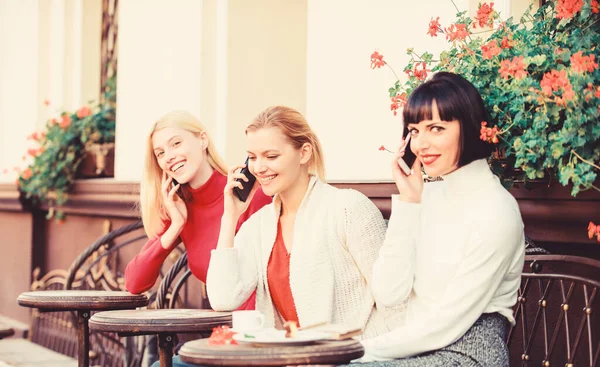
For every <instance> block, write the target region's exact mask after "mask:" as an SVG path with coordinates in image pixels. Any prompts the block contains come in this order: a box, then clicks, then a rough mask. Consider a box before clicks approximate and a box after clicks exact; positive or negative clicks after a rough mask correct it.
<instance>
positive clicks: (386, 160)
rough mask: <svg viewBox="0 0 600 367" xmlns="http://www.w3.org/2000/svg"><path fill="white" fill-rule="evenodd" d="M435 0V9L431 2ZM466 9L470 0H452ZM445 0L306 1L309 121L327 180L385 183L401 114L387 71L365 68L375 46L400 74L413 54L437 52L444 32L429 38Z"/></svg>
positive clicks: (446, 16)
mask: <svg viewBox="0 0 600 367" xmlns="http://www.w3.org/2000/svg"><path fill="white" fill-rule="evenodd" d="M432 3H435V6H432ZM455 3H456V5H457V6H458V7H459V8H460V9H465V10H468V9H469V1H468V0H455ZM455 14H456V10H455V8H454V7H453V5H452V2H451V1H449V0H448V1H446V0H443V1H442V0H437V1H421V2H412V1H411V2H408V1H398V0H378V1H371V0H360V1H358V0H357V1H345V0H328V1H320V0H310V1H309V2H308V51H307V60H308V61H307V118H308V121H309V123H310V124H311V125H312V126H313V128H314V129H315V130H316V132H317V134H318V136H319V138H320V139H321V143H322V144H323V147H324V154H325V161H326V168H327V178H328V180H388V179H391V173H390V169H389V164H390V155H389V153H385V152H381V151H379V150H378V148H379V147H380V146H381V145H382V144H384V145H386V146H389V147H395V146H396V144H397V143H398V142H399V140H400V138H401V136H400V135H401V119H400V116H397V117H394V116H393V114H392V113H391V111H390V104H391V102H390V99H389V96H388V88H389V87H391V86H392V85H393V83H394V82H395V78H394V75H393V74H392V72H391V71H389V70H388V69H386V68H382V69H376V70H371V69H370V55H371V53H372V52H373V51H375V50H377V51H379V53H381V54H383V55H384V60H385V61H387V62H388V63H389V64H390V65H391V66H392V67H393V68H394V70H395V71H396V73H397V74H398V75H399V76H400V77H401V78H402V77H403V75H402V74H404V73H403V72H402V70H403V68H404V66H405V65H406V63H407V62H408V60H409V58H408V56H407V55H406V49H407V48H408V47H414V48H415V51H416V52H418V53H419V52H423V51H426V50H427V51H429V52H433V53H434V54H435V53H436V52H439V51H440V50H442V49H444V48H445V47H446V46H447V41H446V40H445V37H444V36H443V35H442V36H438V37H436V38H432V37H430V36H429V35H427V29H428V25H429V21H430V19H431V17H432V16H434V15H435V16H440V22H441V23H442V24H443V25H444V24H446V25H448V24H449V23H450V22H452V21H453V20H454V19H455V18H454V15H455Z"/></svg>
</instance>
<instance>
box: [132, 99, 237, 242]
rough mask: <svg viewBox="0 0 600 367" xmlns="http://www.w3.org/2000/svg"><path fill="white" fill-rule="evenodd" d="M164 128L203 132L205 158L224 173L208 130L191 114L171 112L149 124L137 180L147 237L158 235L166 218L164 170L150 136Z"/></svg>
mask: <svg viewBox="0 0 600 367" xmlns="http://www.w3.org/2000/svg"><path fill="white" fill-rule="evenodd" d="M167 127H177V128H180V129H184V130H187V131H189V132H191V133H193V134H194V135H196V136H199V135H200V134H201V133H205V135H206V139H207V141H208V146H207V147H206V158H207V160H208V164H210V166H211V167H212V168H213V169H215V170H217V171H219V172H220V173H222V174H224V175H227V166H226V165H225V162H224V161H223V159H222V158H221V156H219V153H217V150H216V149H215V145H214V144H213V141H212V139H211V137H210V135H209V134H208V131H207V130H206V128H205V127H204V125H202V123H201V122H200V120H198V119H197V118H196V117H195V116H194V115H192V114H191V113H189V112H186V111H172V112H169V113H167V114H166V115H164V116H162V117H161V118H160V119H158V121H156V122H155V123H154V126H152V130H151V131H150V134H148V139H147V140H146V157H145V161H144V174H143V177H142V181H141V182H140V203H139V209H140V211H141V214H142V222H143V223H144V230H145V231H146V234H147V235H148V237H150V238H154V237H157V236H158V235H159V234H160V233H161V232H163V231H164V229H165V228H164V222H165V221H168V220H169V216H168V215H167V213H166V212H164V211H163V210H161V208H162V206H163V204H164V203H163V198H162V195H161V183H162V174H163V171H162V169H161V168H160V167H159V165H158V162H157V160H156V156H155V155H154V146H153V145H152V136H153V135H154V132H156V131H158V130H160V129H164V128H167Z"/></svg>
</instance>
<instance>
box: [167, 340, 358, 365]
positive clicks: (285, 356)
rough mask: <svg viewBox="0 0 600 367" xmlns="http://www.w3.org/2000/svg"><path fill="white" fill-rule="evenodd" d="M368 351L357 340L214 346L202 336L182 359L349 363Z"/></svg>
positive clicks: (228, 362)
mask: <svg viewBox="0 0 600 367" xmlns="http://www.w3.org/2000/svg"><path fill="white" fill-rule="evenodd" d="M364 354H365V350H364V348H363V346H362V345H361V344H360V343H359V342H358V341H356V340H354V339H348V340H341V341H320V342H316V343H315V344H310V345H298V346H277V345H273V346H271V345H269V346H254V345H252V344H243V345H242V344H239V345H231V344H230V345H210V344H208V340H206V339H200V340H193V341H189V342H187V343H185V344H184V345H183V346H182V347H181V349H179V358H181V360H182V361H184V362H186V363H191V364H196V365H203V366H206V365H208V366H237V367H241V366H289V365H338V364H346V363H349V362H350V361H352V360H354V359H357V358H360V357H362V356H363V355H364Z"/></svg>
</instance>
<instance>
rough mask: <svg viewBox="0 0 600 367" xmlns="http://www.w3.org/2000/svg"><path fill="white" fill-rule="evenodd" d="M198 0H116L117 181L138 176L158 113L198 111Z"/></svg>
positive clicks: (199, 61)
mask: <svg viewBox="0 0 600 367" xmlns="http://www.w3.org/2000/svg"><path fill="white" fill-rule="evenodd" d="M202 3H203V2H202V1H198V0H178V1H171V2H169V3H168V6H165V4H167V3H165V1H163V0H147V1H144V2H143V4H142V3H141V2H139V1H121V2H119V66H118V68H119V71H118V78H117V91H118V94H117V98H118V102H117V103H118V108H117V130H116V136H117V138H116V155H117V157H116V160H115V179H117V180H126V181H127V180H133V181H137V180H139V178H140V177H141V169H142V162H143V153H144V146H145V144H144V142H145V139H146V135H147V132H148V130H149V128H150V126H151V125H152V124H153V123H154V122H155V121H156V119H157V118H158V117H160V116H161V115H163V114H165V113H167V112H168V111H171V110H174V109H185V110H188V111H190V112H191V113H193V114H195V115H197V116H199V115H200V112H201V106H200V101H201V93H200V91H201V78H200V74H201V73H200V71H201V68H202V62H201V49H202V31H201V30H202ZM207 125H210V124H209V123H207ZM209 129H210V130H212V128H211V126H209Z"/></svg>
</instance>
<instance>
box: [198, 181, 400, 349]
mask: <svg viewBox="0 0 600 367" xmlns="http://www.w3.org/2000/svg"><path fill="white" fill-rule="evenodd" d="M280 208H281V201H280V200H279V198H278V197H277V196H275V198H274V200H273V203H271V204H269V205H267V206H265V207H263V208H262V209H261V210H259V211H258V212H256V213H254V214H253V215H252V216H251V217H250V218H249V219H248V220H247V221H246V222H245V223H244V224H243V225H242V227H241V228H240V230H239V232H238V233H237V235H236V237H235V241H234V248H232V249H217V250H213V251H212V255H211V260H210V265H209V268H208V275H207V291H208V297H209V299H210V303H211V306H212V307H213V308H214V309H215V310H220V311H225V310H229V311H230V310H235V309H236V308H238V307H239V306H240V305H241V304H242V303H243V302H244V301H245V300H246V299H247V298H248V297H249V296H250V295H251V294H252V292H253V291H254V290H255V289H256V291H257V292H256V309H257V310H259V311H261V312H262V313H263V314H265V316H266V317H265V318H266V321H265V326H267V327H271V326H279V325H280V321H281V319H280V317H281V316H280V315H279V313H278V312H277V310H276V309H275V307H274V306H273V302H272V300H271V295H270V292H269V285H268V282H267V264H268V262H269V257H270V255H271V249H272V248H273V244H274V243H275V237H276V235H277V221H278V218H279V213H280ZM385 230H386V226H385V222H384V220H383V217H382V216H381V212H380V211H379V210H378V209H377V207H376V206H375V205H374V204H373V203H372V202H371V200H369V199H368V198H367V197H366V196H364V195H363V194H361V193H360V192H358V191H355V190H351V189H337V188H335V187H333V186H330V185H328V184H325V183H323V182H321V181H319V180H318V179H317V178H316V177H314V176H313V177H312V178H311V180H310V183H309V186H308V190H307V192H306V194H305V196H304V199H303V200H302V203H301V204H300V207H299V209H298V213H297V214H296V222H295V226H294V234H293V239H294V240H293V249H292V253H291V255H290V287H291V290H292V295H293V297H294V302H295V306H296V311H297V314H298V319H299V321H300V325H305V326H306V325H312V324H315V323H318V322H323V321H327V322H332V323H340V324H342V325H344V326H347V327H360V328H363V337H364V338H368V337H373V336H376V335H379V334H382V333H384V332H387V331H388V330H391V329H393V328H394V327H396V326H398V325H400V323H401V322H402V321H403V320H404V310H405V305H404V304H403V305H400V306H396V307H393V308H383V307H376V305H375V301H374V298H373V296H372V294H371V290H370V282H371V272H372V269H373V264H374V263H375V260H376V259H377V255H378V252H379V248H380V247H381V245H382V243H383V240H384V236H385Z"/></svg>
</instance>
